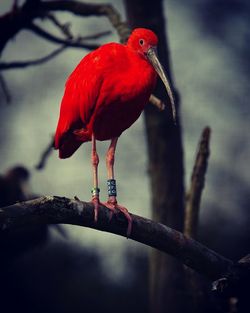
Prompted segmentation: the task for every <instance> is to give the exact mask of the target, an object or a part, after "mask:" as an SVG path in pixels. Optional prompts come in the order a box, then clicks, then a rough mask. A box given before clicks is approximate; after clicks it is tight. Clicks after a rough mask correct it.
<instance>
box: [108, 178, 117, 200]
mask: <svg viewBox="0 0 250 313" xmlns="http://www.w3.org/2000/svg"><path fill="white" fill-rule="evenodd" d="M107 186H108V195H109V196H114V197H116V182H115V179H108V180H107Z"/></svg>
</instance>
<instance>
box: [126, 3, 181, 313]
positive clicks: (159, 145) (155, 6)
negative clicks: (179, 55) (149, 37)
mask: <svg viewBox="0 0 250 313" xmlns="http://www.w3.org/2000/svg"><path fill="white" fill-rule="evenodd" d="M125 5H126V12H127V19H128V22H129V26H130V27H131V28H135V27H146V28H150V29H152V30H153V31H155V32H156V34H157V35H158V37H159V47H158V54H159V59H160V61H161V63H162V64H163V66H164V68H165V69H166V72H167V74H168V77H169V79H170V81H171V82H172V86H173V76H172V74H171V67H170V56H169V50H168V44H167V37H166V24H165V19H164V13H163V12H164V9H163V3H162V1H161V0H154V1H143V0H125ZM173 89H174V90H175V88H173ZM155 93H156V95H157V96H158V97H159V98H161V99H162V100H164V101H165V103H167V102H168V98H167V94H166V91H165V90H164V87H163V85H162V84H161V83H158V85H157V88H156V92H155ZM175 98H176V102H177V103H176V104H177V110H178V104H179V103H178V102H179V101H178V97H177V95H176V93H175ZM145 126H146V136H147V145H148V162H149V174H150V183H151V190H152V207H153V208H154V211H153V220H155V221H159V222H161V223H164V224H166V225H168V226H170V227H173V228H175V229H178V230H180V231H182V230H183V220H184V187H183V176H184V174H183V153H182V141H181V129H180V124H179V122H178V123H177V126H174V125H173V122H172V118H171V110H169V106H168V107H167V109H166V110H165V111H163V112H158V111H157V110H156V109H155V108H154V107H152V106H149V105H148V107H147V108H146V110H145ZM183 284H184V275H183V267H182V265H181V264H180V263H178V262H177V261H176V260H175V259H173V258H172V257H170V256H167V255H164V254H163V253H161V252H159V251H152V255H151V260H150V298H151V311H152V312H154V313H162V312H171V313H177V312H185V311H186V310H185V308H186V307H185V301H184V298H183V297H184V292H183V290H184V288H183Z"/></svg>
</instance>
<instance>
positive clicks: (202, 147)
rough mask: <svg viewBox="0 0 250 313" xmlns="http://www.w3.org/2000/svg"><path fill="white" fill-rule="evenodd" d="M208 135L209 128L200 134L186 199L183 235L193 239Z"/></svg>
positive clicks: (207, 149) (202, 181)
mask: <svg viewBox="0 0 250 313" xmlns="http://www.w3.org/2000/svg"><path fill="white" fill-rule="evenodd" d="M210 133H211V131H210V128H209V127H206V128H205V129H204V130H203V132H202V135H201V139H200V142H199V146H198V151H197V155H196V159H195V164H194V168H193V172H192V176H191V186H190V189H189V191H188V193H187V197H186V211H185V230H184V233H185V235H187V236H190V237H192V238H194V239H196V238H197V232H198V223H199V210H200V202H201V195H202V190H203V188H204V184H205V175H206V171H207V165H208V158H209V153H210V151H209V141H210Z"/></svg>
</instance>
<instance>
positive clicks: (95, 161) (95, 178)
mask: <svg viewBox="0 0 250 313" xmlns="http://www.w3.org/2000/svg"><path fill="white" fill-rule="evenodd" d="M91 161H92V168H93V189H92V190H91V192H92V202H93V204H94V220H95V222H97V217H98V208H99V203H100V200H99V192H100V189H99V187H98V164H99V157H98V154H97V151H96V139H95V135H94V134H92V151H91Z"/></svg>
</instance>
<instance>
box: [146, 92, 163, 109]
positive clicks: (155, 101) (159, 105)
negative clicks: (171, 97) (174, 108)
mask: <svg viewBox="0 0 250 313" xmlns="http://www.w3.org/2000/svg"><path fill="white" fill-rule="evenodd" d="M149 102H150V103H151V104H153V105H154V106H156V107H157V108H158V109H159V110H160V111H163V110H165V107H166V106H165V103H164V102H163V101H161V100H160V99H159V98H157V97H156V96H155V95H153V94H152V95H151V96H150V98H149Z"/></svg>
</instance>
